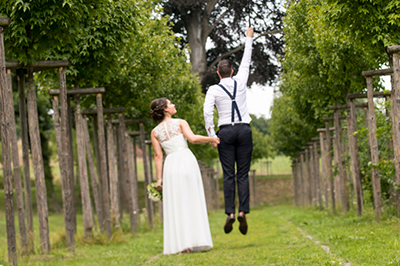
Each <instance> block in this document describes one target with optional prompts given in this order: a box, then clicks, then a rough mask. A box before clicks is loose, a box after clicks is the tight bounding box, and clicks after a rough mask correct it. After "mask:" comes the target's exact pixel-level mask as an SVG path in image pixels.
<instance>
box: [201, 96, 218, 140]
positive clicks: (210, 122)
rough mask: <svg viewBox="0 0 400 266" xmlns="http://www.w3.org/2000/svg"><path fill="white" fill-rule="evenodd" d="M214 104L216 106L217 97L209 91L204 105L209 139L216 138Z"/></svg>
mask: <svg viewBox="0 0 400 266" xmlns="http://www.w3.org/2000/svg"><path fill="white" fill-rule="evenodd" d="M214 104H215V96H214V95H213V94H212V93H211V92H210V91H207V94H206V99H205V100H204V105H203V114H204V122H205V125H206V130H207V135H208V136H209V137H214V136H216V134H215V130H214Z"/></svg>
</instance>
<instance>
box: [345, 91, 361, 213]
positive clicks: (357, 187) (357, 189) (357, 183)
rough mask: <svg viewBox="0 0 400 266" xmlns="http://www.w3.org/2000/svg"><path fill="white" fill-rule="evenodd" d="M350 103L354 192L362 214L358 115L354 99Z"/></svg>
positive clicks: (359, 211)
mask: <svg viewBox="0 0 400 266" xmlns="http://www.w3.org/2000/svg"><path fill="white" fill-rule="evenodd" d="M349 105H350V117H349V120H348V123H349V125H348V132H349V146H350V156H351V162H350V163H351V172H352V176H353V184H354V194H355V195H356V202H357V214H358V216H361V214H362V208H363V196H362V186H361V173H360V163H359V160H358V144H357V136H356V135H355V132H356V131H357V116H356V106H355V101H354V99H350V100H349Z"/></svg>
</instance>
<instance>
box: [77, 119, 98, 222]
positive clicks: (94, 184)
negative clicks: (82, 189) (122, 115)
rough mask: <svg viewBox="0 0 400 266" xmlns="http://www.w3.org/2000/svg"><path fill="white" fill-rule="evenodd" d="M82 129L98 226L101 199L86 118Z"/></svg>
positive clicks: (83, 120)
mask: <svg viewBox="0 0 400 266" xmlns="http://www.w3.org/2000/svg"><path fill="white" fill-rule="evenodd" d="M82 127H83V132H84V138H85V143H86V154H87V159H88V164H89V172H90V180H91V184H92V191H93V197H94V205H95V208H96V213H97V218H98V221H99V224H102V223H103V210H102V204H101V197H100V191H99V184H98V176H96V170H95V167H94V160H93V153H92V146H91V144H90V135H89V127H88V124H87V121H86V116H83V118H82Z"/></svg>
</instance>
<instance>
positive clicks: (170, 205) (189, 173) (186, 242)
mask: <svg viewBox="0 0 400 266" xmlns="http://www.w3.org/2000/svg"><path fill="white" fill-rule="evenodd" d="M154 133H155V136H156V138H157V139H158V141H159V142H160V144H161V147H162V148H163V149H164V151H165V153H166V155H167V156H166V158H165V161H164V167H163V206H164V209H163V210H164V218H163V219H164V254H174V253H179V252H182V251H184V250H186V249H191V250H193V251H201V250H205V249H209V248H212V246H213V244H212V240H211V233H210V226H209V223H208V216H207V207H206V201H205V196H204V188H203V182H202V180H201V173H200V169H199V165H198V164H197V160H196V157H195V156H194V155H193V153H192V152H191V151H190V150H189V148H188V145H187V140H186V139H185V137H184V136H183V134H182V131H181V128H180V126H179V119H170V120H167V121H165V122H162V123H160V124H159V125H158V126H157V127H156V128H155V129H154Z"/></svg>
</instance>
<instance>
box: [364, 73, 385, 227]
mask: <svg viewBox="0 0 400 266" xmlns="http://www.w3.org/2000/svg"><path fill="white" fill-rule="evenodd" d="M366 79H367V90H368V120H369V121H368V126H369V127H368V132H369V146H370V149H371V163H372V166H371V168H372V188H373V190H374V206H375V213H376V220H377V221H378V222H379V221H380V220H381V213H382V210H381V208H382V199H381V194H382V192H381V180H380V177H379V168H378V163H379V157H378V153H379V151H378V139H377V136H376V122H375V121H376V119H375V108H374V96H373V87H372V77H366Z"/></svg>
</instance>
